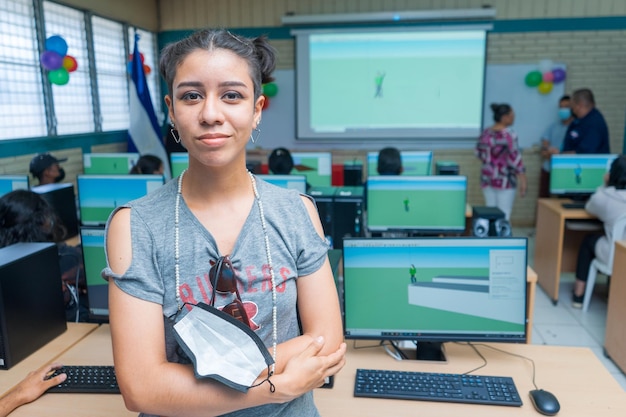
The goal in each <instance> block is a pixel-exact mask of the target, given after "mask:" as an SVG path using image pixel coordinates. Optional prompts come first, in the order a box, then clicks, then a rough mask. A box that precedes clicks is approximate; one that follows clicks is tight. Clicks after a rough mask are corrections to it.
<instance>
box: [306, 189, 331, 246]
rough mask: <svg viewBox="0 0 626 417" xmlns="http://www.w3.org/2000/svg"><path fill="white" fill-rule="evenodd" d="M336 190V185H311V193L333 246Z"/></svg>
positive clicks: (327, 237)
mask: <svg viewBox="0 0 626 417" xmlns="http://www.w3.org/2000/svg"><path fill="white" fill-rule="evenodd" d="M335 191H336V189H335V187H311V189H310V190H309V195H310V196H311V197H313V199H314V200H315V205H316V206H317V211H318V213H319V215H320V220H321V221H322V227H323V228H324V235H325V236H326V239H328V241H329V242H330V244H331V245H332V246H334V240H333V225H334V222H333V197H334V195H335Z"/></svg>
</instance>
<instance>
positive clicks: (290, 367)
mask: <svg viewBox="0 0 626 417" xmlns="http://www.w3.org/2000/svg"><path fill="white" fill-rule="evenodd" d="M323 346H324V338H323V337H322V336H320V337H318V338H317V339H315V340H313V341H312V342H311V343H310V344H309V346H307V348H306V349H304V350H303V351H302V352H301V353H300V354H299V355H296V356H294V357H293V358H292V359H291V360H289V362H287V364H286V365H285V370H284V372H283V373H281V374H280V375H276V377H274V378H270V380H271V381H272V383H273V384H274V385H275V386H276V392H275V394H278V395H283V396H284V397H285V398H284V401H289V400H292V399H294V398H297V397H299V396H301V395H302V394H304V393H306V392H308V391H311V390H312V389H314V388H318V387H321V386H322V385H324V382H325V379H326V378H327V377H329V376H331V375H335V374H336V373H337V372H339V371H340V370H341V368H343V366H344V365H345V363H346V359H345V354H346V344H345V343H341V345H340V346H339V348H338V349H337V350H336V351H335V352H333V353H331V354H330V355H328V356H318V353H319V352H320V351H321V350H322V348H323Z"/></svg>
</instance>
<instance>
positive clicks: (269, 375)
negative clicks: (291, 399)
mask: <svg viewBox="0 0 626 417" xmlns="http://www.w3.org/2000/svg"><path fill="white" fill-rule="evenodd" d="M272 375H273V374H272V371H271V370H270V366H268V367H267V378H265V379H264V380H263V381H261V382H259V383H258V384H254V385H252V386H250V388H254V387H258V386H260V385H263V384H264V383H265V382H267V383H268V384H270V392H271V393H274V392H276V386H275V385H274V384H273V383H272V381H270V377H271V376H272Z"/></svg>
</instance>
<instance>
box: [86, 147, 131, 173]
mask: <svg viewBox="0 0 626 417" xmlns="http://www.w3.org/2000/svg"><path fill="white" fill-rule="evenodd" d="M138 159H139V153H137V152H128V153H122V152H120V153H104V152H103V153H85V154H83V172H84V173H85V174H90V175H111V174H128V173H129V172H130V169H131V168H132V167H133V166H135V164H136V163H137V160H138Z"/></svg>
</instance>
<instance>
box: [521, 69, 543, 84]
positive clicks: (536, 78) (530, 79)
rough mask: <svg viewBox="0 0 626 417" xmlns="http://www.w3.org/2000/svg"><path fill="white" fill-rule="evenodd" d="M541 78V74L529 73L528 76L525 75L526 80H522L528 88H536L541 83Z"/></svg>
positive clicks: (537, 72)
mask: <svg viewBox="0 0 626 417" xmlns="http://www.w3.org/2000/svg"><path fill="white" fill-rule="evenodd" d="M542 78H543V75H541V72H539V71H531V72H529V73H528V74H526V78H525V79H524V82H525V83H526V85H527V86H529V87H537V86H538V85H539V84H540V83H541V80H542Z"/></svg>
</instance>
